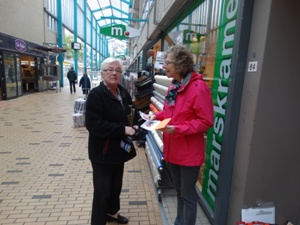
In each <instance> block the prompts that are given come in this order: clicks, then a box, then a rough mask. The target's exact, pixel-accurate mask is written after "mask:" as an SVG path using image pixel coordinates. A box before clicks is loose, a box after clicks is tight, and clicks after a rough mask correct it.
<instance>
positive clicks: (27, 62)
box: [21, 55, 38, 94]
mask: <svg viewBox="0 0 300 225" xmlns="http://www.w3.org/2000/svg"><path fill="white" fill-rule="evenodd" d="M21 67H22V87H23V91H24V94H25V93H28V92H34V91H36V90H37V89H38V88H37V76H36V75H37V73H36V63H35V57H33V56H29V55H21Z"/></svg>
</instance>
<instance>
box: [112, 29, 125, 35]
mask: <svg viewBox="0 0 300 225" xmlns="http://www.w3.org/2000/svg"><path fill="white" fill-rule="evenodd" d="M111 35H114V36H122V35H123V29H122V28H121V27H112V28H111Z"/></svg>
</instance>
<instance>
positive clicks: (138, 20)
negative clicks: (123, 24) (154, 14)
mask: <svg viewBox="0 0 300 225" xmlns="http://www.w3.org/2000/svg"><path fill="white" fill-rule="evenodd" d="M101 19H114V20H129V21H136V22H149V20H146V19H139V18H120V17H115V16H101ZM97 21H99V20H97Z"/></svg>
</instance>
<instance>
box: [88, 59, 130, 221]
mask: <svg viewBox="0 0 300 225" xmlns="http://www.w3.org/2000/svg"><path fill="white" fill-rule="evenodd" d="M122 70H123V67H122V62H121V61H119V60H118V59H114V58H107V59H105V60H104V61H103V62H102V65H101V76H102V82H100V84H99V86H97V87H95V88H93V89H92V90H91V91H90V93H89V95H88V98H87V101H86V121H85V122H86V128H87V130H88V131H89V141H88V152H89V159H90V160H91V164H92V167H93V184H94V196H93V207H92V220H91V224H92V225H105V224H106V222H107V221H108V222H109V221H116V222H118V223H119V224H127V223H128V219H127V218H126V217H123V216H121V215H120V214H119V210H120V194H121V189H122V181H123V171H124V163H125V162H126V161H128V160H130V159H132V158H133V157H135V156H136V152H135V150H134V149H133V150H132V151H129V152H127V150H128V149H126V150H125V149H124V148H122V147H121V145H122V143H123V142H122V139H124V137H126V136H130V135H134V134H135V129H134V128H133V127H132V124H131V122H130V121H129V119H128V118H129V117H130V116H129V115H131V113H132V112H133V111H135V110H133V109H132V107H134V105H133V103H132V99H131V96H130V95H129V93H128V92H127V90H126V89H125V88H124V87H122V86H121V85H120V84H119V83H120V79H121V75H122Z"/></svg>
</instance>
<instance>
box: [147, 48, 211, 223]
mask: <svg viewBox="0 0 300 225" xmlns="http://www.w3.org/2000/svg"><path fill="white" fill-rule="evenodd" d="M164 58H165V62H164V65H163V68H164V70H165V71H166V75H167V77H171V78H173V80H172V84H171V85H170V86H169V88H168V91H167V95H166V99H165V101H164V107H163V110H162V111H161V112H156V113H155V114H153V115H150V119H151V120H154V119H157V120H163V119H166V118H171V120H170V122H169V124H168V125H167V126H166V128H164V129H162V131H163V143H164V149H163V152H164V160H165V161H166V162H167V163H168V164H169V165H170V171H171V174H172V179H173V182H174V187H175V190H176V193H177V215H176V219H175V222H174V225H195V223H196V216H197V204H198V203H197V198H198V197H197V191H196V186H195V185H196V182H197V179H198V176H199V171H200V166H201V164H203V163H204V161H205V140H204V133H205V132H206V131H207V130H208V129H209V128H210V127H212V125H213V103H212V96H211V93H210V90H209V88H208V86H207V85H206V83H205V82H204V81H203V78H202V75H200V74H197V73H196V72H195V71H194V57H193V54H192V53H191V51H190V50H189V49H188V48H187V47H185V46H183V45H174V46H172V47H171V48H169V49H168V50H167V51H166V52H165V55H164Z"/></svg>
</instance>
